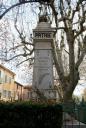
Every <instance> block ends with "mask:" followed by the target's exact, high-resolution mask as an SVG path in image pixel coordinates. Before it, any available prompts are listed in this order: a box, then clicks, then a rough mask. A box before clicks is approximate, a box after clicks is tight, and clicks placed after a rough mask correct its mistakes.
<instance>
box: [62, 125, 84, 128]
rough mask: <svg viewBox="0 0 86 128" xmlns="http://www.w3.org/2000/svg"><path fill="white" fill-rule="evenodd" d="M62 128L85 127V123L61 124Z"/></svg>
mask: <svg viewBox="0 0 86 128" xmlns="http://www.w3.org/2000/svg"><path fill="white" fill-rule="evenodd" d="M62 128H86V125H63V127H62Z"/></svg>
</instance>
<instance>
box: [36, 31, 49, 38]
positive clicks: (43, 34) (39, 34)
mask: <svg viewBox="0 0 86 128" xmlns="http://www.w3.org/2000/svg"><path fill="white" fill-rule="evenodd" d="M35 38H51V33H50V32H49V33H47V32H35Z"/></svg>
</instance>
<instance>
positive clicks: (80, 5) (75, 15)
mask: <svg viewBox="0 0 86 128" xmlns="http://www.w3.org/2000/svg"><path fill="white" fill-rule="evenodd" d="M29 2H39V1H35V0H33V1H28V0H27V1H22V2H21V1H20V2H18V3H15V4H13V5H12V6H10V7H8V8H6V9H4V11H3V12H2V13H1V15H0V19H2V17H3V16H4V15H5V14H6V13H7V12H8V11H10V10H11V9H12V8H14V7H16V6H20V5H23V4H25V3H29ZM41 2H42V3H40V4H42V5H44V6H46V5H47V15H48V17H49V19H51V20H52V22H54V23H55V29H56V32H55V38H56V40H55V41H54V42H53V44H52V48H53V58H54V64H55V67H56V70H57V73H58V76H59V81H60V86H61V88H62V91H63V95H62V99H63V100H64V101H68V100H71V99H72V93H73V91H74V89H75V87H76V85H77V83H78V80H79V79H80V78H79V66H80V64H81V63H82V61H83V58H84V56H85V54H86V23H85V22H86V1H85V0H73V1H72V0H65V1H64V0H59V1H57V0H49V1H48V0H46V1H43V0H42V1H41ZM15 28H16V30H17V32H18V33H19V36H20V39H21V42H22V43H21V45H22V46H23V48H24V49H25V53H23V56H27V55H28V56H29V55H30V54H31V53H32V52H33V51H34V48H33V49H32V50H31V49H28V51H29V53H28V54H27V53H26V50H27V46H26V44H27V45H29V44H30V42H27V41H26V40H25V37H24V36H23V34H22V33H20V32H19V30H18V28H17V26H16V25H15ZM59 33H60V34H59ZM58 35H60V37H61V39H60V40H59V38H58ZM61 35H62V36H61ZM31 45H32V43H31ZM16 47H17V46H16ZM75 48H76V49H75ZM64 51H65V53H64ZM63 54H66V55H67V58H68V59H67V61H68V69H69V70H68V73H66V74H65V69H64V63H63ZM21 55H22V54H21Z"/></svg>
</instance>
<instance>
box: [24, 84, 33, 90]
mask: <svg viewBox="0 0 86 128" xmlns="http://www.w3.org/2000/svg"><path fill="white" fill-rule="evenodd" d="M24 89H28V90H31V89H32V85H27V86H24Z"/></svg>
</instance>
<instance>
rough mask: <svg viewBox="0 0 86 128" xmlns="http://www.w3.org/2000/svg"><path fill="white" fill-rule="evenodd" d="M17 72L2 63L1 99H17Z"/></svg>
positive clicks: (0, 75) (0, 69)
mask: <svg viewBox="0 0 86 128" xmlns="http://www.w3.org/2000/svg"><path fill="white" fill-rule="evenodd" d="M14 79H15V73H14V72H12V71H11V70H9V69H8V68H6V67H4V66H3V65H1V64H0V100H4V101H9V100H10V101H11V100H14V99H15V86H14Z"/></svg>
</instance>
